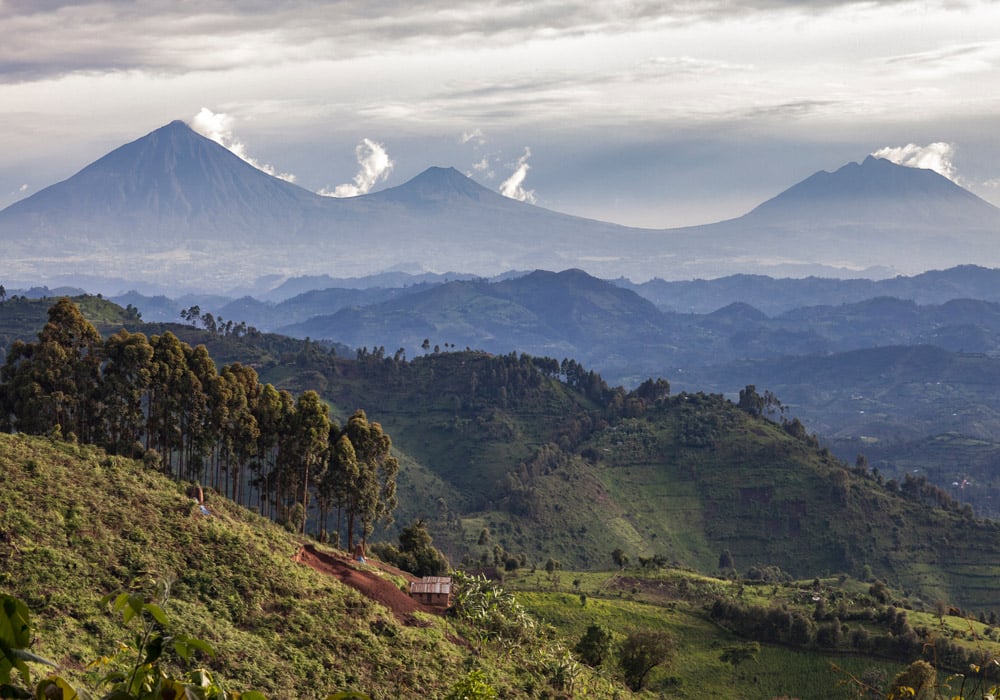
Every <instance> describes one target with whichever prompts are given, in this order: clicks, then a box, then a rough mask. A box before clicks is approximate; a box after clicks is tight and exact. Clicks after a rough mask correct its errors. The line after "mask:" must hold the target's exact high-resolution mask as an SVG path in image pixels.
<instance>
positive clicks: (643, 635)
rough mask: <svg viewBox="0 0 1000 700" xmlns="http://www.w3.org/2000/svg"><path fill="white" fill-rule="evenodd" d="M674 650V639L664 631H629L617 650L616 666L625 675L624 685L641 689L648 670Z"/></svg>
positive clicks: (671, 654) (668, 657)
mask: <svg viewBox="0 0 1000 700" xmlns="http://www.w3.org/2000/svg"><path fill="white" fill-rule="evenodd" d="M676 650H677V643H676V641H675V640H674V638H673V637H671V636H670V635H669V634H667V633H666V632H660V631H652V630H637V631H635V632H630V633H629V635H628V636H627V637H625V640H624V641H623V642H622V643H621V648H620V649H619V651H618V666H619V667H620V668H621V670H622V673H623V674H624V676H625V685H627V686H628V687H629V688H631V689H632V690H635V691H638V690H642V688H643V686H644V685H645V684H646V678H647V677H648V676H649V672H650V671H652V670H653V669H654V668H655V667H657V666H659V665H660V664H663V663H666V662H668V661H669V660H670V659H671V658H672V657H673V655H674V653H675V652H676Z"/></svg>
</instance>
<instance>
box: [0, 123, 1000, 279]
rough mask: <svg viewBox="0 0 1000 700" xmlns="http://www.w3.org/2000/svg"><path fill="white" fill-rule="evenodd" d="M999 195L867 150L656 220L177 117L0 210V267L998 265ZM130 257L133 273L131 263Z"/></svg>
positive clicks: (176, 273)
mask: <svg viewBox="0 0 1000 700" xmlns="http://www.w3.org/2000/svg"><path fill="white" fill-rule="evenodd" d="M998 236H1000V210H998V209H997V208H996V207H993V206H992V205H990V204H988V203H986V202H984V201H983V200H981V199H979V198H978V197H976V196H975V195H973V194H971V193H969V192H967V191H966V190H963V189H962V188H960V187H958V186H957V185H955V184H954V183H952V182H950V181H949V180H947V179H946V178H944V177H942V176H940V175H938V174H937V173H934V172H932V171H929V170H917V169H913V168H905V167H902V166H898V165H895V164H893V163H890V162H888V161H885V160H879V159H875V158H868V159H866V160H865V161H864V162H863V163H860V164H856V163H852V164H849V165H847V166H844V167H843V168H840V169H839V170H837V171H836V172H834V173H826V172H820V173H816V174H815V175H813V176H812V177H810V178H808V179H807V180H805V181H803V182H801V183H799V184H798V185H795V186H794V187H792V188H790V189H788V190H786V191H785V192H783V193H781V194H779V195H778V196H776V197H774V198H773V199H771V200H769V201H768V202H765V203H764V204H762V205H760V206H759V207H757V208H756V209H754V210H753V211H751V212H750V213H749V214H747V215H746V216H743V217H740V218H738V219H733V220H730V221H725V222H720V223H716V224H707V225H704V226H696V227H687V228H681V229H669V230H657V231H653V230H646V229H637V228H630V227H625V226H618V225H615V224H610V223H604V222H599V221H593V220H589V219H584V218H580V217H574V216H570V215H567V214H561V213H557V212H554V211H550V210H547V209H544V208H541V207H538V206H533V205H530V204H526V203H523V202H517V201H514V200H511V199H508V198H506V197H503V196H501V195H499V194H497V193H496V192H493V191H491V190H488V189H486V188H484V187H482V186H481V185H479V184H477V183H475V182H473V181H472V180H470V179H469V178H467V177H465V176H464V175H462V174H461V173H459V172H458V171H456V170H455V169H453V168H429V169H428V170H426V171H424V172H423V173H421V174H419V175H417V176H416V177H414V178H413V179H411V180H410V181H409V182H407V183H404V184H402V185H399V186H398V187H393V188H389V189H386V190H383V191H381V192H376V193H372V194H367V195H363V196H360V197H353V198H349V199H334V198H327V197H320V196H319V195H316V194H313V193H311V192H308V191H306V190H305V189H303V188H300V187H297V186H295V185H292V184H290V183H287V182H284V181H283V180H279V179H277V178H274V177H271V176H270V175H267V174H265V173H263V172H261V171H259V170H256V169H255V168H253V167H252V166H250V165H249V164H247V163H245V162H244V161H242V160H240V159H239V158H237V157H236V156H234V155H233V154H231V153H229V152H228V151H226V150H225V149H224V148H222V147H221V146H219V145H218V144H216V143H214V142H213V141H211V140H209V139H206V138H204V137H202V136H200V135H198V134H196V133H195V132H194V131H192V130H191V129H190V128H189V127H188V126H187V125H185V124H183V123H182V122H179V121H175V122H171V123H170V124H168V125H166V126H164V127H161V128H160V129H157V130H155V131H153V132H151V133H150V134H148V135H146V136H144V137H142V138H140V139H137V140H136V141H133V142H131V143H129V144H126V145H125V146H122V147H120V148H118V149H116V150H114V151H113V152H111V153H109V154H108V155H106V156H104V157H103V158H100V159H99V160H97V161H95V162H94V163H93V164H91V165H89V166H87V167H85V168H84V169H83V170H81V171H80V172H78V173H77V174H76V175H74V176H72V177H70V178H69V179H67V180H65V181H63V182H60V183H58V184H56V185H52V186H51V187H48V188H46V189H44V190H42V191H40V192H38V193H37V194H35V195H33V196H31V197H28V198H26V199H24V200H21V201H20V202H17V203H15V204H13V205H11V206H10V207H7V208H6V209H5V210H3V211H2V212H0V241H3V242H4V246H5V253H7V256H6V258H7V261H8V266H9V268H10V270H9V272H8V274H9V275H11V276H12V277H14V278H15V279H29V278H33V279H35V280H37V279H41V278H51V277H53V276H57V275H61V274H73V273H74V272H76V273H78V272H79V270H80V268H81V265H83V266H84V267H86V268H87V269H88V271H89V272H90V273H91V274H99V275H103V276H105V277H115V278H123V279H145V280H146V281H149V280H156V281H158V282H160V283H161V284H172V285H175V286H176V285H177V284H181V285H182V286H188V287H194V288H201V289H204V288H205V287H206V286H211V287H214V289H216V290H218V289H220V288H225V287H232V286H236V285H238V284H240V283H245V282H246V281H247V279H248V278H249V279H252V278H255V277H260V276H264V275H269V274H286V275H287V274H298V275H321V274H337V275H341V276H347V277H351V276H358V275H362V274H370V273H374V272H378V271H381V270H386V269H389V268H392V267H394V266H399V265H409V266H419V267H422V268H424V269H427V270H432V271H438V272H443V271H445V270H458V271H461V272H466V273H474V274H478V275H484V276H488V275H495V274H498V273H500V272H503V271H505V270H510V269H535V268H545V269H556V270H561V269H566V268H573V267H577V268H580V269H584V270H586V271H587V272H589V273H591V274H594V275H599V276H602V277H607V278H612V277H619V276H626V277H630V278H632V279H635V280H640V281H641V280H644V279H648V278H652V277H661V278H665V279H666V278H669V279H685V278H693V277H704V276H709V277H717V276H720V275H725V274H732V273H736V272H764V271H767V272H780V271H797V272H798V273H799V274H808V273H810V272H816V271H826V272H836V271H838V270H839V271H840V272H841V273H844V271H853V270H860V269H865V268H869V267H872V266H882V267H884V268H888V269H896V270H900V271H903V272H918V271H921V270H925V269H930V268H932V267H940V266H941V265H956V264H964V263H970V262H976V263H980V264H995V265H1000V246H998V245H997V238H998ZM137 271H138V272H139V274H137Z"/></svg>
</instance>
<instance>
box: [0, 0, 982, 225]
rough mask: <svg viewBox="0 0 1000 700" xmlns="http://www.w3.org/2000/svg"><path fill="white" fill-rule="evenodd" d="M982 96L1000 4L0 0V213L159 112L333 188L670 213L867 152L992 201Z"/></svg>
mask: <svg viewBox="0 0 1000 700" xmlns="http://www.w3.org/2000/svg"><path fill="white" fill-rule="evenodd" d="M456 4H458V5H459V6H458V7H455V5H456ZM998 88H1000V3H995V2H976V1H969V2H965V1H963V0H924V1H919V2H908V1H900V2H889V1H878V0H876V1H873V2H860V3H859V2H840V1H838V0H825V1H824V0H811V1H809V2H797V1H793V0H753V1H751V2H737V1H730V0H681V1H678V2H663V1H656V0H629V1H621V2H615V1H613V0H612V1H605V2H602V3H595V2H593V0H533V1H522V2H516V1H513V0H508V2H499V1H497V2H491V1H487V0H474V1H471V2H464V3H456V2H455V0H447V1H444V0H434V1H432V2H414V1H413V0H407V1H406V2H402V1H400V0H368V1H364V2H363V1H357V2H310V1H308V0H266V1H265V0H128V1H125V0H107V1H104V2H64V1H61V0H0V206H6V205H8V204H10V203H12V202H14V201H16V200H17V199H19V198H21V197H24V196H27V195H30V194H32V193H33V192H36V191H38V190H39V189H41V188H43V187H45V186H47V185H49V184H52V183H53V182H56V181H58V180H62V179H65V178H67V177H69V176H70V175H72V174H73V173H74V172H76V171H77V170H79V169H80V168H82V167H83V166H85V165H86V164H88V163H90V162H91V161H93V160H96V159H97V158H99V157H100V156H102V155H104V154H105V153H106V152H108V151H109V150H111V149H113V148H115V147H117V146H119V145H121V144H123V143H125V142H128V141H131V140H134V139H136V138H139V137H140V136H142V135H144V134H146V133H148V132H149V131H152V130H153V129H155V128H158V127H160V126H162V125H164V124H166V123H168V122H170V121H172V120H174V119H183V120H184V121H187V122H188V123H191V124H192V125H193V126H195V127H196V128H198V129H199V130H200V131H202V133H205V134H206V135H210V136H212V137H213V138H216V139H217V140H219V141H220V142H222V143H224V145H227V146H229V147H230V148H232V149H233V150H235V151H237V152H239V153H240V154H241V155H242V156H243V157H244V158H246V159H248V160H251V161H252V162H254V163H256V164H257V165H258V166H259V167H262V168H265V169H269V171H270V172H273V173H274V174H276V175H279V176H283V177H286V178H288V179H294V181H295V182H296V183H297V184H299V185H301V186H303V187H305V188H307V189H310V190H312V191H315V192H322V193H324V194H328V195H331V196H334V195H335V196H344V195H353V194H358V193H362V192H365V191H371V190H377V189H380V188H383V187H389V186H393V185H398V184H401V183H403V182H405V181H406V180H407V179H409V178H410V177H413V176H414V175H416V174H418V173H419V172H421V171H422V170H424V169H425V168H427V167H429V166H432V165H450V166H454V167H456V168H458V169H459V170H461V171H462V172H465V173H467V174H469V175H470V176H471V177H473V178H475V179H476V180H477V181H479V182H480V183H482V184H483V185H485V186H488V187H490V188H492V189H495V190H498V191H502V192H504V193H505V194H507V195H508V196H513V197H517V198H521V199H529V200H533V201H535V202H536V203H537V204H539V205H541V206H545V207H548V208H551V209H555V210H558V211H564V212H568V213H572V214H578V215H582V216H589V217H593V218H599V219H603V220H608V221H615V222H618V223H624V224H631V225H640V226H650V227H666V226H676V225H684V224H693V223H707V222H710V221H717V220H720V219H723V218H729V217H733V216H738V215H740V214H742V213H745V212H746V211H747V210H749V209H750V208H752V207H753V206H755V205H756V204H758V203H760V202H761V201H763V200H765V199H767V198H769V197H771V196H774V195H775V194H777V193H778V192H780V191H781V190H783V189H785V188H787V187H789V186H791V185H793V184H794V183H796V182H798V181H799V180H801V179H803V178H805V177H807V176H808V175H810V174H812V173H813V172H815V171H817V170H834V169H836V168H838V167H840V166H841V165H843V164H845V163H847V162H850V161H860V160H862V159H864V158H865V156H867V155H868V154H869V153H872V152H876V151H878V152H881V153H883V154H884V155H887V156H890V157H893V158H894V159H897V160H901V159H907V160H908V161H909V162H913V163H918V164H922V165H925V166H932V167H936V168H937V169H939V170H940V171H941V172H943V173H944V174H947V175H948V176H950V177H952V178H953V179H955V180H956V181H957V182H959V183H960V184H962V185H963V186H965V187H968V188H969V189H971V190H972V191H974V192H976V193H977V194H979V195H980V196H982V197H984V198H986V199H988V200H989V201H992V202H993V203H995V204H1000V137H998V131H1000V129H998V127H1000V89H998Z"/></svg>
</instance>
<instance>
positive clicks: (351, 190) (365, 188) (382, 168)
mask: <svg viewBox="0 0 1000 700" xmlns="http://www.w3.org/2000/svg"><path fill="white" fill-rule="evenodd" d="M354 155H355V157H357V159H358V165H359V166H361V167H360V169H359V170H358V174H357V175H355V176H354V182H353V183H347V184H344V185H337V186H336V187H334V188H333V190H328V189H326V188H323V189H321V190H320V191H319V192H317V194H321V195H323V196H324V197H357V196H358V195H361V194H367V193H368V192H370V191H371V189H372V187H374V186H375V185H376V184H377V183H378V182H380V181H382V180H385V179H386V178H387V177H389V173H391V172H392V166H393V165H395V163H393V162H392V159H391V158H389V153H388V152H387V151H386V150H385V146H383V145H382V144H380V143H376V142H375V141H372V140H371V139H362V140H361V143H359V144H358V145H357V146H355V148H354Z"/></svg>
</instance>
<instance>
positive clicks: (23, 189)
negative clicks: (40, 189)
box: [17, 183, 28, 192]
mask: <svg viewBox="0 0 1000 700" xmlns="http://www.w3.org/2000/svg"><path fill="white" fill-rule="evenodd" d="M17 191H18V192H27V191H28V183H24V184H23V185H21V186H20V187H18V188H17Z"/></svg>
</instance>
